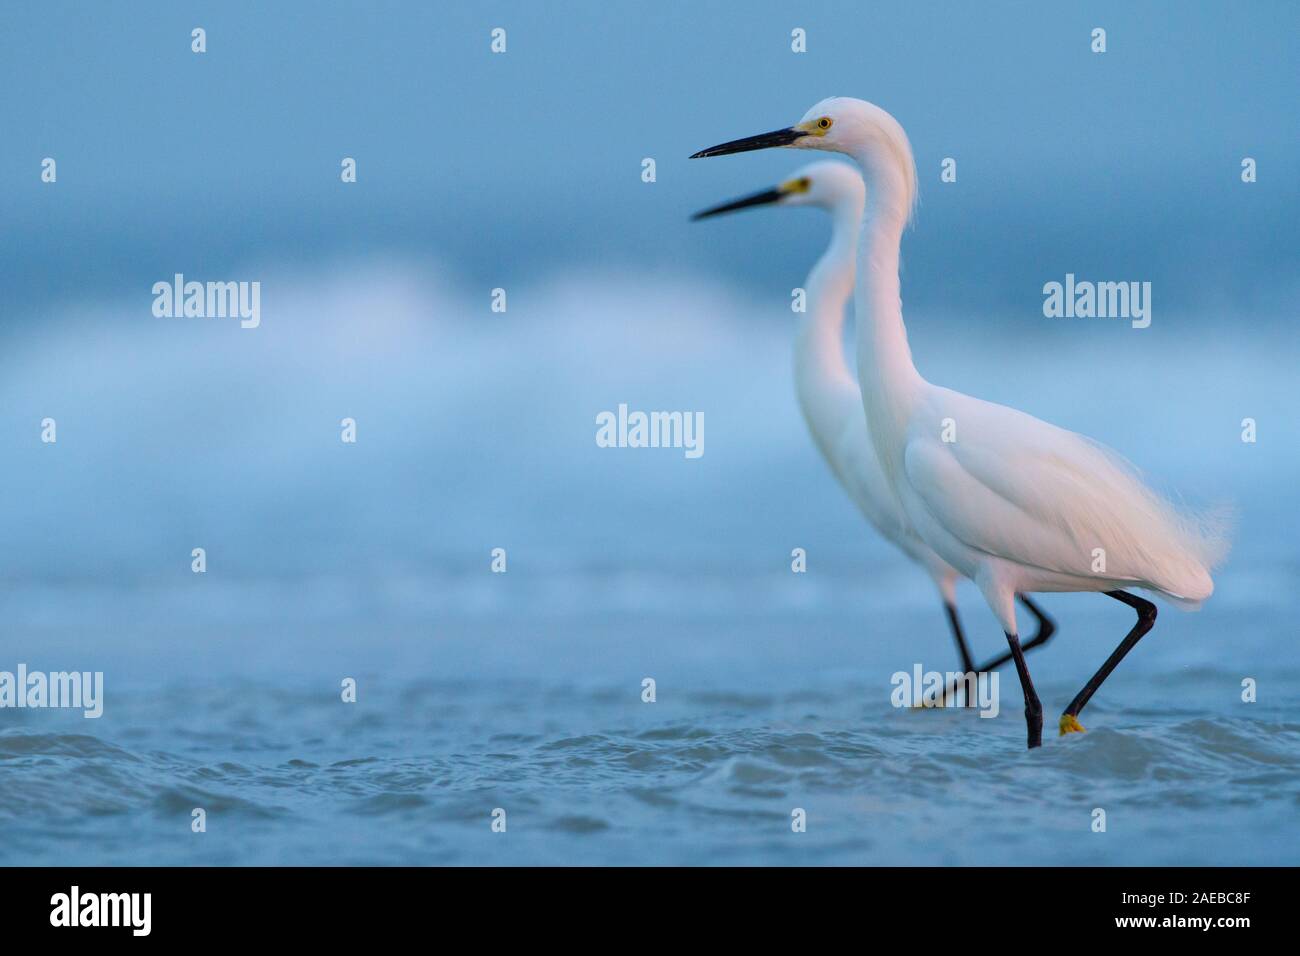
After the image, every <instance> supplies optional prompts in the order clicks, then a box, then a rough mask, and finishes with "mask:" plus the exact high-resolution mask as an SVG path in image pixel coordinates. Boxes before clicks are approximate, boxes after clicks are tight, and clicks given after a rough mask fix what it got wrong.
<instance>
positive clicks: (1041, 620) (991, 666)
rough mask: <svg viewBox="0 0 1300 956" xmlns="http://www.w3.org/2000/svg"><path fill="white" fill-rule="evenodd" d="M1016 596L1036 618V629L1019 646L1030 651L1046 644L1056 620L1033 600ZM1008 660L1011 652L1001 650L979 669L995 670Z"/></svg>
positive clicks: (1054, 628)
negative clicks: (1031, 635)
mask: <svg viewBox="0 0 1300 956" xmlns="http://www.w3.org/2000/svg"><path fill="white" fill-rule="evenodd" d="M1016 598H1017V599H1018V600H1019V601H1020V603H1021V604H1023V605H1024V606H1025V607H1026V608H1028V609H1029V613H1030V614H1032V615H1033V616H1034V617H1035V618H1037V619H1038V630H1037V631H1036V632H1035V633H1034V636H1033V637H1031V638H1030V639H1029V640H1027V641H1025V643H1024V645H1023V646H1022V647H1021V650H1022V651H1032V650H1033V649H1034V648H1035V647H1038V646H1039V645H1040V644H1046V643H1047V641H1048V638H1050V637H1051V636H1052V635H1053V634H1055V633H1056V622H1055V621H1053V620H1052V619H1051V618H1050V617H1048V616H1047V614H1045V613H1044V612H1043V609H1042V608H1040V607H1039V606H1038V605H1037V604H1035V603H1034V602H1033V601H1031V600H1029V598H1027V597H1025V595H1023V594H1017V595H1016ZM1009 660H1011V652H1010V651H1003V652H1002V653H1001V654H999V655H998V656H997V657H995V658H993V659H992V660H990V661H988V662H987V663H985V664H982V665H981V666H980V668H979V670H980V671H981V672H983V671H995V670H997V669H998V668H999V667H1001V666H1002V665H1003V664H1005V663H1006V662H1007V661H1009Z"/></svg>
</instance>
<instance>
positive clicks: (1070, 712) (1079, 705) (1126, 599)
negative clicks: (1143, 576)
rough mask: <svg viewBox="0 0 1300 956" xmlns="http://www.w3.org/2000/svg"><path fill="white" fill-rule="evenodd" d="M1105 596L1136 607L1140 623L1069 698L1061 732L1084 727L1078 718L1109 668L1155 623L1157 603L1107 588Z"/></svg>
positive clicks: (1131, 648) (1107, 673)
mask: <svg viewBox="0 0 1300 956" xmlns="http://www.w3.org/2000/svg"><path fill="white" fill-rule="evenodd" d="M1106 596H1107V597H1112V598H1114V599H1115V600H1116V601H1122V602H1123V603H1124V604H1127V605H1128V606H1129V607H1131V608H1133V610H1135V611H1137V616H1138V619H1137V623H1136V624H1134V625H1133V630H1131V631H1129V632H1128V636H1127V637H1125V638H1124V640H1122V641H1120V642H1119V647H1117V648H1115V651H1114V653H1112V654H1111V655H1110V657H1108V658H1106V663H1104V664H1102V665H1101V669H1100V670H1099V671H1097V673H1095V674H1093V675H1092V679H1091V680H1090V681H1088V683H1086V684H1084V685H1083V690H1081V691H1079V693H1078V694H1076V695H1075V697H1074V700H1072V701H1070V706H1069V707H1067V708H1065V713H1063V714H1062V715H1061V735H1062V736H1064V735H1065V734H1069V733H1075V732H1077V731H1080V730H1083V726H1082V725H1081V724H1080V723H1079V721H1078V720H1077V719H1076V718H1077V717H1078V716H1079V711H1081V710H1083V708H1084V707H1086V706H1087V704H1088V701H1089V700H1090V699H1091V698H1092V695H1093V694H1095V693H1097V688H1098V687H1100V686H1101V684H1102V681H1104V680H1105V679H1106V678H1107V677H1109V676H1110V672H1111V671H1113V670H1114V669H1115V667H1116V666H1117V665H1118V664H1119V662H1120V661H1122V660H1123V659H1124V655H1125V654H1127V653H1128V652H1129V651H1131V650H1133V646H1134V645H1135V644H1137V642H1138V641H1140V640H1141V639H1142V635H1143V634H1145V633H1146V632H1147V631H1149V630H1151V628H1152V626H1153V625H1154V624H1155V623H1156V606H1155V605H1154V604H1152V603H1151V602H1150V601H1148V600H1146V599H1145V598H1140V597H1137V596H1135V595H1132V594H1129V593H1128V592H1127V591H1107V592H1106Z"/></svg>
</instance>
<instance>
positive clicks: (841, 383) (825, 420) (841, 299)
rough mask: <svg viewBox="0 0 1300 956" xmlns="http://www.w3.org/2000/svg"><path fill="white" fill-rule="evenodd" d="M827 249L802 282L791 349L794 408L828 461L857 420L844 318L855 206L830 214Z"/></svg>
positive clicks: (856, 393)
mask: <svg viewBox="0 0 1300 956" xmlns="http://www.w3.org/2000/svg"><path fill="white" fill-rule="evenodd" d="M831 215H832V223H833V225H832V230H831V241H830V245H828V246H827V247H826V251H825V252H823V253H822V256H821V258H820V259H818V260H817V264H816V265H814V266H813V268H812V271H811V272H809V273H808V279H807V281H806V282H805V283H804V291H805V293H806V295H807V311H806V312H805V313H804V317H803V321H802V322H801V324H800V326H799V333H798V336H797V338H796V339H795V348H794V380H795V388H796V390H797V392H798V395H799V407H800V409H801V410H802V411H803V416H804V420H805V421H807V423H808V428H809V430H810V431H811V432H812V434H813V438H814V439H815V440H816V442H817V445H818V447H819V448H820V449H821V451H822V454H824V455H826V456H827V457H830V456H831V455H833V453H834V448H835V444H836V443H837V442H838V441H839V439H840V437H841V436H842V434H843V432H844V427H845V426H846V424H847V423H848V422H849V421H850V420H851V419H853V418H857V419H859V420H860V419H861V401H862V396H861V393H860V392H859V391H858V385H857V382H855V381H854V379H853V374H852V373H851V372H850V371H849V366H848V362H847V361H846V359H845V356H844V315H845V306H846V305H847V304H848V301H849V296H850V295H852V294H853V267H854V263H853V260H854V257H855V256H856V254H857V247H858V228H859V223H860V221H861V217H862V206H861V204H860V203H854V202H847V201H846V202H842V203H840V204H839V205H837V206H836V207H835V208H833V209H832V211H831Z"/></svg>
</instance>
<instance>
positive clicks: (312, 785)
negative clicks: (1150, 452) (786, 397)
mask: <svg viewBox="0 0 1300 956" xmlns="http://www.w3.org/2000/svg"><path fill="white" fill-rule="evenodd" d="M570 583H574V582H570ZM646 583H647V584H648V585H651V586H652V587H653V588H659V589H661V590H664V591H666V592H668V593H671V592H672V591H674V590H678V591H686V590H689V588H690V587H691V585H688V584H686V583H684V582H678V583H676V584H674V583H673V582H672V581H671V580H670V581H666V582H665V581H658V582H646ZM588 584H590V582H588ZM557 586H558V585H557ZM565 586H567V585H565ZM575 586H576V583H575ZM583 586H588V585H583ZM628 586H629V585H628V584H627V582H624V584H623V587H624V588H625V589H626V588H627V587H628ZM904 590H905V591H906V589H904ZM764 592H765V593H766V594H767V595H768V596H767V597H766V598H759V599H758V600H759V603H764V602H766V604H767V607H766V611H765V613H762V614H752V613H751V614H749V615H743V614H739V612H738V616H732V615H729V614H725V613H722V612H721V611H715V612H714V613H715V614H716V618H715V619H709V615H707V614H706V615H699V614H695V615H684V616H674V615H671V614H662V613H658V614H656V613H648V612H647V613H641V614H629V615H627V616H626V618H625V619H623V620H617V619H616V620H614V621H612V622H611V621H607V622H605V623H603V624H601V625H593V624H591V623H590V622H585V621H584V620H583V619H582V618H581V617H571V616H569V615H567V614H564V613H552V614H550V615H549V616H544V617H543V618H542V619H539V620H533V621H528V620H515V621H512V622H502V621H500V620H498V621H496V623H495V625H494V626H487V625H480V626H475V625H472V623H471V622H469V621H462V622H461V624H460V625H459V626H457V627H445V628H443V629H441V631H440V632H437V633H434V632H431V631H427V630H424V629H421V628H419V627H415V628H406V627H400V626H396V625H392V626H389V627H388V628H386V629H385V628H373V627H372V628H371V630H370V632H369V633H366V629H365V628H364V627H361V626H358V628H357V630H356V631H355V632H353V633H355V635H356V637H355V641H354V642H352V644H351V646H350V645H349V642H348V641H346V640H344V639H343V638H342V637H341V636H340V635H329V636H328V639H325V640H323V641H320V643H319V648H318V650H317V651H316V652H313V640H319V638H320V635H315V636H313V635H308V634H306V633H300V632H298V631H293V630H289V631H284V632H280V633H276V632H274V631H271V630H268V631H266V632H265V633H264V634H262V635H261V636H260V637H259V638H258V639H256V640H251V639H247V638H242V639H239V640H235V639H227V640H226V642H225V648H224V650H222V651H219V652H216V653H214V654H213V655H212V656H211V659H210V660H206V661H203V660H200V661H197V662H196V661H193V660H190V661H188V662H186V661H182V660H179V659H178V662H177V666H178V667H179V666H180V665H181V664H185V666H184V669H183V671H182V673H184V674H185V675H186V676H185V677H184V678H178V679H166V678H162V677H160V678H159V679H158V681H157V682H156V683H155V682H143V683H133V682H130V681H129V680H128V679H127V677H128V675H130V674H131V673H134V672H136V671H137V668H136V667H135V666H134V665H132V664H131V663H130V662H129V661H119V660H116V659H114V658H110V659H109V661H108V663H107V664H106V665H105V668H106V683H107V702H106V707H105V714H104V716H103V717H102V718H100V719H99V720H86V719H84V718H82V717H80V715H79V714H72V713H67V712H54V711H6V712H4V713H3V715H0V716H3V718H4V723H3V725H2V726H3V729H2V730H0V833H3V836H4V839H3V840H0V858H2V859H3V861H4V862H5V863H19V862H37V863H51V864H53V863H96V864H119V863H120V864H143V863H214V864H235V863H256V864H276V863H307V864H331V863H413V864H422V863H429V864H433V863H451V864H486V863H524V864H541V863H618V864H636V863H652V864H669V863H690V864H719V863H739V864H759V863H785V864H797V863H813V864H871V863H887V864H910V863H917V864H932V863H984V862H987V863H999V864H1017V863H1044V862H1054V863H1085V864H1102V863H1121V864H1139V863H1295V862H1297V856H1298V855H1300V854H1298V853H1297V850H1296V841H1295V840H1294V839H1293V837H1294V835H1295V832H1296V820H1297V818H1298V817H1300V721H1298V720H1297V718H1296V715H1295V711H1294V708H1293V707H1291V706H1290V703H1293V702H1294V701H1295V693H1294V691H1293V688H1294V687H1295V686H1296V684H1295V681H1296V679H1297V675H1296V673H1295V671H1294V669H1293V668H1291V666H1290V665H1288V664H1286V663H1284V662H1280V661H1278V660H1271V659H1267V657H1266V655H1264V654H1263V653H1262V652H1261V651H1260V648H1264V647H1267V646H1268V645H1269V644H1270V643H1272V642H1273V641H1275V640H1276V634H1275V633H1274V631H1275V629H1276V628H1277V627H1278V626H1280V623H1279V621H1280V619H1277V618H1274V621H1275V623H1273V624H1269V623H1268V621H1269V620H1270V618H1269V616H1268V615H1261V614H1260V613H1259V612H1258V611H1256V612H1249V611H1247V612H1243V613H1241V614H1239V615H1237V619H1238V621H1239V623H1240V624H1241V625H1243V626H1245V628H1246V629H1245V630H1243V631H1242V632H1241V637H1240V638H1239V640H1238V641H1237V643H1236V645H1235V646H1234V645H1232V644H1230V643H1228V642H1226V641H1224V640H1223V635H1222V634H1221V633H1220V629H1221V628H1222V626H1223V624H1222V621H1223V620H1224V618H1214V617H1211V615H1210V614H1208V613H1203V614H1201V615H1177V614H1174V613H1173V612H1169V613H1167V614H1166V615H1164V616H1162V618H1161V621H1160V625H1159V628H1158V630H1157V631H1156V632H1155V635H1153V637H1151V638H1148V639H1147V641H1144V643H1143V644H1142V645H1140V646H1139V649H1138V651H1135V652H1134V656H1133V658H1132V660H1131V662H1126V664H1125V665H1124V666H1123V667H1122V668H1121V669H1120V670H1119V671H1118V672H1117V674H1116V676H1115V677H1114V678H1112V680H1111V682H1110V683H1108V684H1107V685H1106V688H1105V689H1104V690H1103V691H1102V692H1101V693H1100V694H1098V696H1097V698H1095V700H1094V702H1093V703H1092V704H1091V705H1090V706H1089V708H1088V710H1087V711H1086V712H1085V714H1084V721H1083V722H1084V723H1085V725H1087V726H1088V728H1089V731H1088V733H1086V734H1083V735H1074V736H1072V737H1069V738H1058V737H1056V736H1055V735H1054V732H1053V727H1052V725H1053V724H1054V716H1053V715H1054V714H1055V713H1057V712H1059V710H1060V708H1061V706H1062V705H1063V704H1064V703H1065V702H1067V701H1068V700H1069V698H1070V697H1071V696H1072V695H1073V692H1074V690H1075V689H1076V685H1077V684H1078V683H1080V682H1081V681H1082V679H1083V678H1084V677H1086V675H1087V674H1088V673H1089V672H1090V671H1091V669H1092V668H1093V667H1095V665H1096V663H1098V662H1099V661H1100V659H1101V658H1103V657H1104V656H1105V653H1107V652H1108V651H1109V648H1110V644H1111V643H1112V642H1113V641H1115V640H1118V637H1119V636H1120V635H1122V631H1123V629H1124V628H1125V627H1126V625H1127V618H1126V616H1125V612H1124V610H1123V609H1122V608H1119V606H1118V605H1116V606H1115V608H1110V607H1108V606H1106V605H1107V604H1108V603H1109V602H1105V599H1102V598H1096V597H1088V596H1082V597H1070V598H1059V597H1058V598H1056V599H1055V600H1053V598H1051V597H1048V598H1045V599H1044V603H1045V604H1048V605H1052V606H1053V607H1054V609H1056V610H1057V611H1058V616H1059V617H1060V619H1061V625H1062V630H1061V633H1060V635H1059V637H1057V638H1055V639H1054V640H1053V642H1052V643H1051V644H1049V645H1048V646H1047V647H1046V648H1044V649H1043V650H1042V651H1040V652H1036V653H1035V654H1031V656H1030V662H1031V667H1032V668H1033V669H1034V670H1035V671H1036V672H1037V673H1038V681H1039V687H1040V692H1041V694H1042V697H1043V699H1044V703H1045V707H1046V709H1047V711H1048V714H1049V720H1048V728H1047V729H1048V731H1049V735H1048V736H1047V738H1046V741H1045V746H1044V747H1043V748H1042V749H1041V750H1040V751H1037V752H1034V753H1027V752H1025V751H1024V750H1023V734H1024V729H1023V721H1022V718H1021V716H1020V708H1019V706H1018V698H1019V689H1018V687H1017V685H1016V684H1015V682H1014V677H1013V676H1007V675H1004V676H1007V681H1004V683H1003V684H1002V695H1001V696H1002V702H1003V708H1002V710H1001V713H1000V715H999V716H998V717H996V718H993V719H982V718H980V717H979V716H978V715H977V714H976V713H974V712H970V711H960V710H942V711H939V710H911V709H895V708H894V707H892V706H891V704H890V702H889V692H890V690H891V686H890V682H889V677H890V674H892V672H893V671H895V670H900V669H904V670H907V669H910V667H911V663H912V661H913V660H918V661H921V662H922V663H924V664H925V665H926V666H927V667H929V666H933V667H935V668H943V669H948V668H949V667H950V661H951V656H952V652H951V649H950V648H949V646H948V643H947V636H946V634H945V632H944V631H943V629H942V621H941V619H940V616H939V614H938V613H937V610H935V609H933V608H930V607H929V606H928V605H927V604H926V603H925V602H924V601H918V602H916V606H913V601H912V600H911V599H910V598H909V599H907V600H901V601H897V602H895V604H894V605H893V606H891V607H888V608H886V609H884V610H883V611H882V610H879V609H877V610H876V611H875V612H874V613H872V614H869V615H864V617H866V618H867V619H868V623H866V624H865V625H864V624H862V623H861V622H860V621H859V620H858V619H857V618H856V617H855V616H854V615H850V614H848V613H847V610H848V609H846V608H845V609H832V611H831V612H830V613H826V612H820V613H818V612H809V611H807V610H806V609H802V608H800V607H798V606H797V605H798V603H799V602H798V600H797V599H792V600H788V599H790V598H791V596H790V595H786V596H784V597H783V596H782V595H781V589H780V586H779V585H776V584H772V586H770V587H769V586H767V585H765V584H761V583H760V585H759V586H757V587H756V590H755V592H754V593H755V594H759V593H764ZM922 593H923V592H918V595H917V596H918V598H919V597H920V596H921V595H922ZM138 600H139V601H141V602H142V603H146V604H148V603H152V602H155V601H156V596H150V595H141V596H140V597H139V598H138ZM129 610H130V609H129V608H128V609H127V611H128V612H129ZM968 616H969V617H971V619H972V621H976V620H978V621H980V622H981V623H982V621H983V619H982V618H980V617H979V616H978V608H977V606H972V608H971V610H970V611H969V612H968ZM1117 629H1118V631H1119V633H1116V630H1117ZM972 630H973V631H974V630H976V628H975V627H974V626H972ZM986 630H987V629H986V628H985V629H983V630H980V631H979V633H978V637H974V638H973V639H974V642H975V643H976V645H977V646H979V647H981V648H982V649H985V650H989V651H992V650H996V649H997V648H996V647H995V646H993V645H991V644H990V640H989V635H988V634H987V633H985V631H986ZM1162 632H1163V633H1162ZM909 633H912V634H913V635H914V636H912V637H908V638H906V640H903V639H901V638H900V637H899V635H907V634H909ZM363 634H364V636H362V635H363ZM886 635H893V637H892V638H891V639H888V640H887V639H886ZM1252 635H1253V636H1252ZM891 642H892V643H891ZM1161 642H1164V643H1163V644H1161ZM212 643H213V644H216V645H221V644H222V640H221V639H220V638H216V637H214V638H213V639H212ZM898 643H902V644H903V645H904V646H903V647H899V646H895V645H896V644H898ZM908 643H910V644H911V645H912V650H908V649H907V647H906V645H907V644H908ZM293 647H296V648H297V649H298V650H297V651H295V652H294V653H295V654H297V655H298V656H299V659H300V663H299V664H297V665H295V666H293V667H286V666H284V665H283V663H280V664H278V665H276V664H271V665H268V666H266V667H263V666H262V664H261V663H260V662H259V657H260V656H263V655H265V656H266V657H267V658H268V659H274V660H275V661H280V662H282V661H283V660H284V659H286V657H288V656H293V655H292V654H290V651H289V649H290V648H293ZM912 651H914V653H913V652H912ZM149 653H150V654H151V655H156V656H154V657H153V666H154V667H159V666H162V667H164V668H165V663H164V664H161V665H160V663H159V662H160V661H163V662H165V661H166V659H167V655H168V654H171V653H175V651H174V649H170V648H168V647H167V646H166V643H165V642H163V643H160V644H159V646H157V647H156V648H153V649H151V650H150V652H149ZM1223 653H1231V654H1235V655H1237V656H1238V658H1240V660H1239V661H1237V662H1235V663H1236V664H1237V665H1238V666H1227V665H1226V664H1225V663H1224V662H1221V661H1216V660H1214V659H1213V658H1214V657H1215V656H1216V655H1219V654H1223ZM46 656H47V658H48V657H49V656H50V655H46ZM53 658H54V659H56V660H60V659H61V658H60V656H59V655H58V654H57V653H54V654H53ZM931 662H932V663H931ZM196 663H197V664H198V665H199V666H198V667H197V668H196V667H195V666H194V665H195V664H196ZM1252 668H1253V669H1255V670H1258V671H1259V672H1260V673H1262V674H1266V675H1267V676H1266V677H1265V678H1263V679H1260V700H1259V701H1258V702H1256V703H1253V704H1246V703H1243V702H1242V701H1241V689H1240V682H1241V680H1242V678H1243V676H1250V675H1251V672H1252ZM196 669H197V670H199V671H205V670H206V671H207V672H208V673H207V676H206V677H205V678H203V679H199V678H196V677H194V676H193V674H194V672H195V670H196ZM250 673H255V674H257V675H258V676H256V677H255V678H254V677H250V676H249V674H250ZM343 676H354V677H356V679H357V681H358V688H359V699H358V701H357V702H356V703H355V704H345V703H343V702H342V701H341V700H340V695H339V689H338V688H339V681H340V680H341V677H343ZM647 676H649V677H654V678H655V680H656V682H657V698H658V699H657V701H656V702H655V703H644V702H642V700H641V681H642V679H643V678H644V677H647ZM1256 677H1257V679H1259V675H1258V674H1256ZM195 807H202V808H204V809H205V810H206V811H207V832H206V833H201V834H195V833H192V832H191V829H190V820H191V811H192V810H193V809H194V808H195ZM496 808H502V809H504V810H505V812H506V825H507V828H506V832H505V833H493V832H492V829H491V820H492V812H493V810H494V809H496ZM796 808H802V809H803V810H804V811H806V814H807V831H806V832H804V833H795V832H792V828H791V814H792V812H793V811H794V810H795V809H796ZM1096 808H1101V809H1103V810H1105V812H1106V824H1107V828H1106V832H1105V833H1095V832H1093V830H1092V826H1091V824H1092V820H1093V811H1094V809H1096ZM1287 834H1289V835H1290V836H1289V837H1288V836H1287Z"/></svg>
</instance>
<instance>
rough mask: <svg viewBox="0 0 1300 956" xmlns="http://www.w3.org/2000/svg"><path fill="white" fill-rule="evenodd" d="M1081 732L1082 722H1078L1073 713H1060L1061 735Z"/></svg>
mask: <svg viewBox="0 0 1300 956" xmlns="http://www.w3.org/2000/svg"><path fill="white" fill-rule="evenodd" d="M1081 733H1083V724H1081V723H1079V721H1078V719H1077V718H1076V717H1075V716H1074V715H1073V714H1062V715H1061V736H1062V737H1064V736H1065V735H1066V734H1081Z"/></svg>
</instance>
